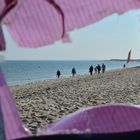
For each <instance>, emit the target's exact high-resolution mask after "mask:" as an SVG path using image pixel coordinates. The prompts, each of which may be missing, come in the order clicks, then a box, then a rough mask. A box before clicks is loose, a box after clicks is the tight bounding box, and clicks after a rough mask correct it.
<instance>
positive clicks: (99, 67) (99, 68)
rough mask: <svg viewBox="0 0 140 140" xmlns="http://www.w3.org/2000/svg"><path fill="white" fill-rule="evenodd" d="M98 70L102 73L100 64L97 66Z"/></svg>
mask: <svg viewBox="0 0 140 140" xmlns="http://www.w3.org/2000/svg"><path fill="white" fill-rule="evenodd" d="M97 71H98V74H99V73H100V71H101V66H100V65H99V64H98V66H97Z"/></svg>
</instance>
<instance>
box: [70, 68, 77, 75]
mask: <svg viewBox="0 0 140 140" xmlns="http://www.w3.org/2000/svg"><path fill="white" fill-rule="evenodd" d="M71 73H72V76H74V75H75V74H76V69H75V68H72V71H71Z"/></svg>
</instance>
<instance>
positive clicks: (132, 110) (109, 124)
mask: <svg viewBox="0 0 140 140" xmlns="http://www.w3.org/2000/svg"><path fill="white" fill-rule="evenodd" d="M73 130H75V133H76V131H77V132H80V133H86V132H88V133H92V134H100V133H119V132H132V131H137V130H140V108H139V107H136V106H128V105H121V104H116V105H104V106H97V107H90V108H87V109H82V110H79V111H77V112H75V113H73V114H70V115H68V116H66V117H64V118H62V119H61V120H60V121H58V122H56V123H54V124H50V125H48V126H45V127H44V128H42V129H40V130H39V131H38V134H40V135H43V134H66V133H68V132H69V133H74V131H73Z"/></svg>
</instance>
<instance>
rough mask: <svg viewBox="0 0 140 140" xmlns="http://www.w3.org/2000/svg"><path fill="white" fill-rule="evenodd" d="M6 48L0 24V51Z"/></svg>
mask: <svg viewBox="0 0 140 140" xmlns="http://www.w3.org/2000/svg"><path fill="white" fill-rule="evenodd" d="M5 49H6V44H5V39H4V35H3V31H2V26H1V24H0V51H2V50H5Z"/></svg>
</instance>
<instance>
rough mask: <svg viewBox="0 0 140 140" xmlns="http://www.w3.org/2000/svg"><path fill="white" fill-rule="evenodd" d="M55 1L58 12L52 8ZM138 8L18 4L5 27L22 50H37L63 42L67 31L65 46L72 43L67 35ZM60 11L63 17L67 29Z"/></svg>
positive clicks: (118, 0)
mask: <svg viewBox="0 0 140 140" xmlns="http://www.w3.org/2000/svg"><path fill="white" fill-rule="evenodd" d="M48 1H49V2H48ZM52 1H53V2H55V4H57V6H59V8H58V7H57V6H56V5H53V4H50V3H53V2H52ZM56 7H57V8H56ZM139 8H140V0H18V3H17V5H16V7H15V8H13V9H12V10H11V11H10V12H9V13H8V14H7V15H6V16H5V18H4V19H3V23H4V24H5V25H6V26H7V27H8V29H9V31H10V33H11V35H12V37H13V39H14V40H15V41H16V42H17V43H18V44H19V45H20V46H24V47H38V46H43V45H47V44H52V43H54V42H55V41H56V40H59V39H61V37H62V34H63V31H64V28H65V36H66V37H67V38H65V37H64V41H65V42H66V41H68V39H69V38H68V36H67V33H68V32H69V31H71V30H74V29H76V28H81V27H83V26H86V25H88V24H92V23H95V22H97V21H99V20H101V19H103V18H104V17H106V16H109V15H111V14H114V13H118V14H123V13H124V12H127V11H128V10H133V9H139ZM2 9H4V0H0V12H2ZM58 9H59V10H58ZM60 9H61V10H62V13H63V14H64V26H63V16H62V13H61V12H60V11H61V10H60Z"/></svg>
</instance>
